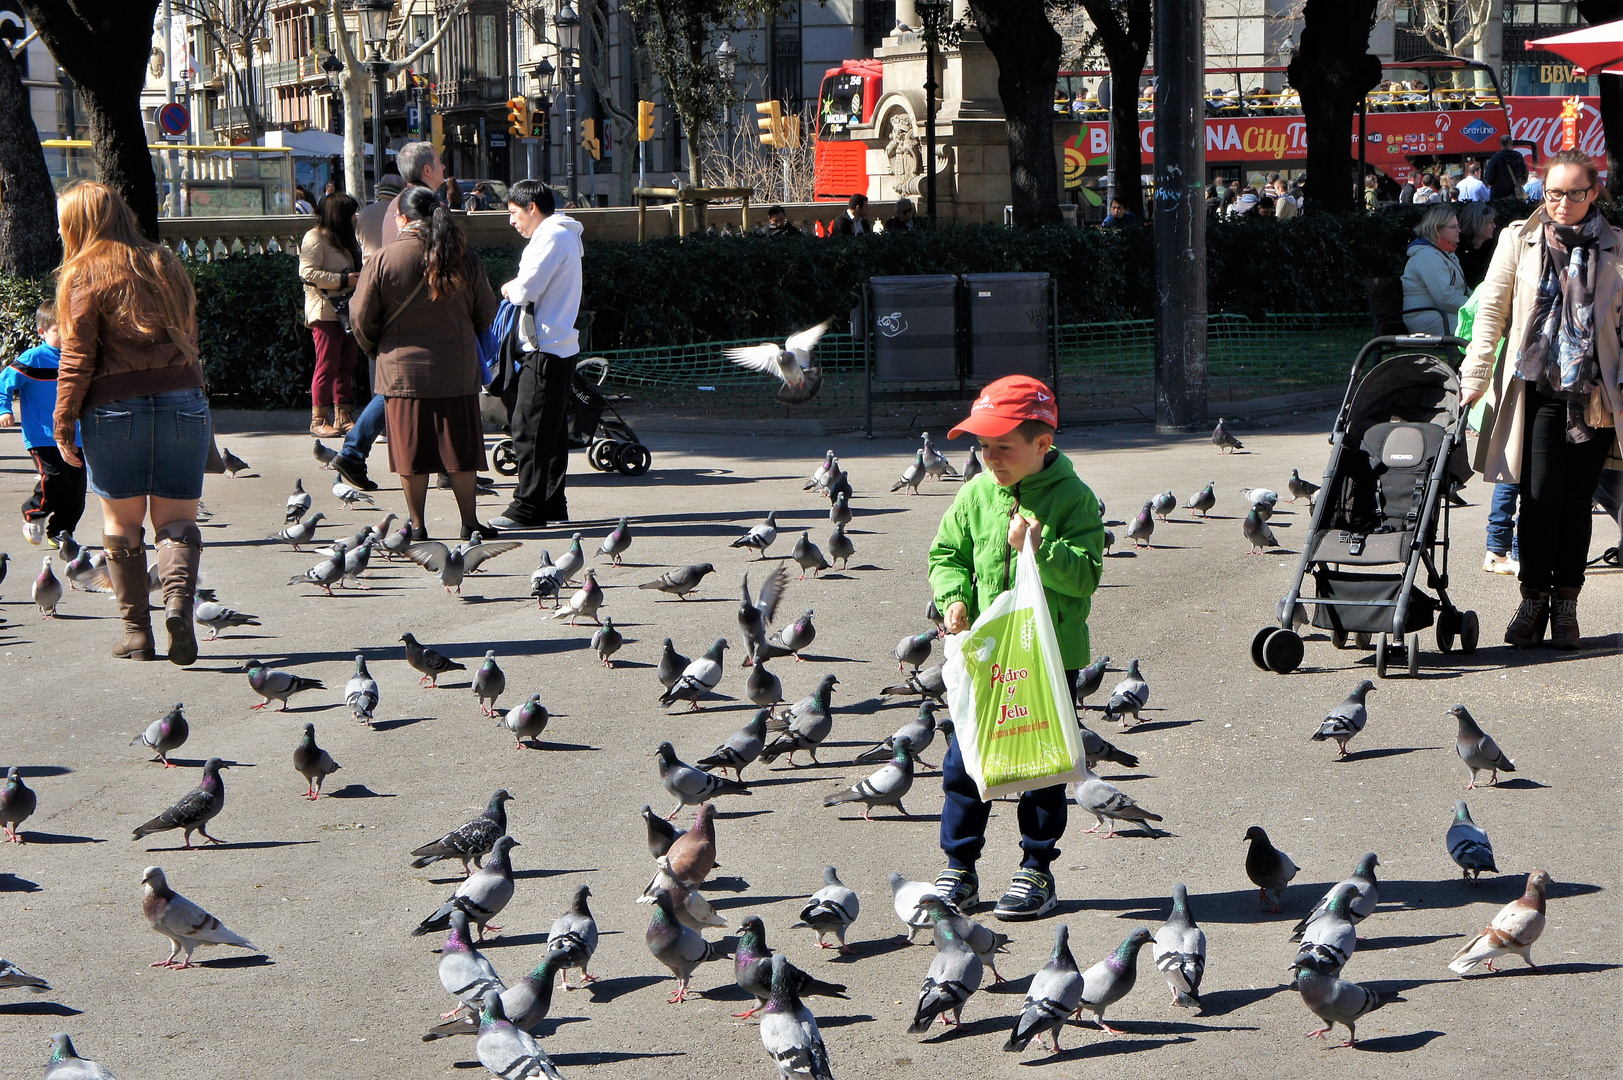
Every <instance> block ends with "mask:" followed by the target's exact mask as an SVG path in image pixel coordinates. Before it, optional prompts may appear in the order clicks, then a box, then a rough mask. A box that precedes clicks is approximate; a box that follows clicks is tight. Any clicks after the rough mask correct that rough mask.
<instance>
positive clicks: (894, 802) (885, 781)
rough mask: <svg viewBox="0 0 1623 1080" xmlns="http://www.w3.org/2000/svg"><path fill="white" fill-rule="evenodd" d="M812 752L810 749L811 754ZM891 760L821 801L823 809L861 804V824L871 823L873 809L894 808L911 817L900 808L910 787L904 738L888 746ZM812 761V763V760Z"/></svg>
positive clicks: (910, 769) (909, 758)
mask: <svg viewBox="0 0 1623 1080" xmlns="http://www.w3.org/2000/svg"><path fill="white" fill-rule="evenodd" d="M815 750H816V748H815V747H813V752H814V753H815ZM891 754H892V756H891V760H890V762H889V764H887V765H885V766H884V768H882V769H880V770H879V771H878V772H876V773H874V774H873V775H872V776H869V777H867V778H866V779H864V780H859V781H857V783H856V784H855V785H854V786H852V787H849V788H847V789H845V790H844V791H837V792H835V793H834V794H832V795H829V796H827V797H826V798H824V799H823V805H824V806H840V805H842V804H844V803H849V802H859V803H862V804H863V807H864V808H863V811H862V820H863V821H872V820H873V811H874V807H876V806H894V807H895V808H896V810H897V812H898V813H900V814H901V815H902V816H903V817H912V816H913V815H912V814H909V813H908V812H907V808H906V807H904V806H903V805H902V799H903V798H905V797H906V796H907V793H908V792H909V791H910V790H912V787H913V744H912V743H911V742H910V741H908V738H907V736H906V735H898V736H896V737H895V740H894V742H893V744H892V750H891ZM813 760H816V759H815V758H813Z"/></svg>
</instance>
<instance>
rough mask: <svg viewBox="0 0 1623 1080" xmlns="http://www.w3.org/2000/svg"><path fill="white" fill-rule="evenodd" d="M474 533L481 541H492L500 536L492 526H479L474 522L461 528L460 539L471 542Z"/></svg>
mask: <svg viewBox="0 0 1623 1080" xmlns="http://www.w3.org/2000/svg"><path fill="white" fill-rule="evenodd" d="M474 533H478V534H479V537H480V539H482V540H494V539H496V537H497V536H498V535H500V533H499V530H497V528H496V526H494V525H481V524H480V523H479V522H477V521H476V522H474V523H473V524H472V525H464V526H462V539H464V540H471V539H473V534H474Z"/></svg>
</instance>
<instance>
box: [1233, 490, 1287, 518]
mask: <svg viewBox="0 0 1623 1080" xmlns="http://www.w3.org/2000/svg"><path fill="white" fill-rule="evenodd" d="M1240 497H1241V498H1242V499H1244V500H1245V501H1246V502H1247V503H1249V504H1250V505H1251V509H1253V510H1255V511H1256V512H1257V516H1258V517H1260V518H1262V520H1264V521H1267V520H1268V519H1269V518H1271V517H1273V516H1274V508H1275V507H1276V506H1278V504H1279V492H1277V491H1274V490H1273V489H1272V488H1241V489H1240Z"/></svg>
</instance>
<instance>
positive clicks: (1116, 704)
mask: <svg viewBox="0 0 1623 1080" xmlns="http://www.w3.org/2000/svg"><path fill="white" fill-rule="evenodd" d="M1149 703H1150V684H1149V683H1148V682H1146V681H1145V679H1144V675H1143V673H1142V672H1141V671H1139V668H1138V661H1137V660H1136V659H1135V660H1129V661H1128V662H1127V674H1126V675H1125V676H1124V677H1123V678H1122V680H1121V681H1120V682H1118V683H1117V684H1116V687H1115V689H1113V690H1111V691H1110V700H1109V701H1107V702H1105V719H1106V720H1120V721H1121V723H1122V726H1123V727H1126V726H1127V723H1128V719H1127V718H1128V717H1132V722H1133V723H1135V724H1136V723H1138V720H1139V715H1138V713H1139V710H1140V709H1142V708H1144V706H1146V705H1148V704H1149Z"/></svg>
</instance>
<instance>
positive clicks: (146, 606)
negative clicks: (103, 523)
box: [101, 532, 158, 660]
mask: <svg viewBox="0 0 1623 1080" xmlns="http://www.w3.org/2000/svg"><path fill="white" fill-rule="evenodd" d="M101 543H102V547H103V548H105V549H106V551H107V576H108V577H109V578H111V579H112V582H113V596H114V598H116V599H117V601H118V610H119V612H120V614H121V615H122V616H123V618H124V636H123V638H121V639H120V640H119V643H118V644H117V645H114V646H113V655H114V656H117V657H128V658H129V659H131V660H156V659H157V658H158V651H157V647H156V646H155V644H154V643H153V640H152V604H151V601H150V600H148V593H147V549H146V538H145V535H144V534H143V533H140V532H137V533H136V534H135V539H134V541H133V542H132V541H131V540H129V539H128V538H126V537H123V536H108V535H106V534H103V535H102V538H101Z"/></svg>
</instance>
